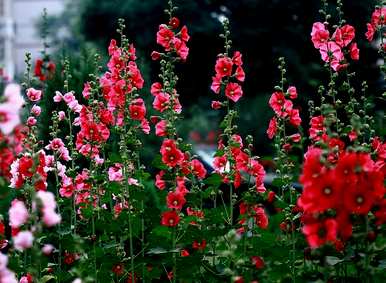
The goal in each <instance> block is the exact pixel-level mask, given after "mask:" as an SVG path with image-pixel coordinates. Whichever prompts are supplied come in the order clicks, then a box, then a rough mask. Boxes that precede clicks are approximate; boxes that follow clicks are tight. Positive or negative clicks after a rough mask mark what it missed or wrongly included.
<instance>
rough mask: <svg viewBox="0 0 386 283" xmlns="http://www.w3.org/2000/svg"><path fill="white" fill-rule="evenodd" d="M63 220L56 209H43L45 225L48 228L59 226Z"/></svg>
mask: <svg viewBox="0 0 386 283" xmlns="http://www.w3.org/2000/svg"><path fill="white" fill-rule="evenodd" d="M61 220H62V217H61V216H60V215H59V214H58V213H56V212H55V210H54V209H51V208H44V209H43V222H44V224H46V226H47V227H52V226H55V225H56V224H59V223H60V221H61Z"/></svg>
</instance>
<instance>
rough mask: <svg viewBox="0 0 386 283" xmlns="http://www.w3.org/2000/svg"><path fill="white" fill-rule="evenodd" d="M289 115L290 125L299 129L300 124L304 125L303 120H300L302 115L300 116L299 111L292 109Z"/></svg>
mask: <svg viewBox="0 0 386 283" xmlns="http://www.w3.org/2000/svg"><path fill="white" fill-rule="evenodd" d="M288 114H289V118H290V124H291V125H293V126H295V127H299V126H300V124H301V123H302V119H301V118H300V115H299V110H298V109H291V110H290V111H289V113H288Z"/></svg>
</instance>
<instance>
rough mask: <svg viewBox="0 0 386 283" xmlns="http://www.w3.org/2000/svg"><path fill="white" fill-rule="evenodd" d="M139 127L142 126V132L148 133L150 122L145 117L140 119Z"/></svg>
mask: <svg viewBox="0 0 386 283" xmlns="http://www.w3.org/2000/svg"><path fill="white" fill-rule="evenodd" d="M141 128H142V132H144V133H145V134H147V135H148V134H150V124H149V121H148V120H147V119H142V121H141Z"/></svg>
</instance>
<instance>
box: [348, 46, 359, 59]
mask: <svg viewBox="0 0 386 283" xmlns="http://www.w3.org/2000/svg"><path fill="white" fill-rule="evenodd" d="M349 50H350V57H351V59H353V60H359V49H358V46H357V44H356V42H354V43H351V45H350V48H349Z"/></svg>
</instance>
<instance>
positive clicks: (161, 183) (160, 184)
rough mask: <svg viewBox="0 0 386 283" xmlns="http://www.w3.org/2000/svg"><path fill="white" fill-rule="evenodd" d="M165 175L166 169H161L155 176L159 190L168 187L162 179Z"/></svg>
mask: <svg viewBox="0 0 386 283" xmlns="http://www.w3.org/2000/svg"><path fill="white" fill-rule="evenodd" d="M164 175H165V171H160V172H159V173H158V174H157V175H156V176H155V186H156V187H157V188H158V189H159V190H164V189H165V188H166V182H165V181H164V180H163V179H162V177H163V176H164Z"/></svg>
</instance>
